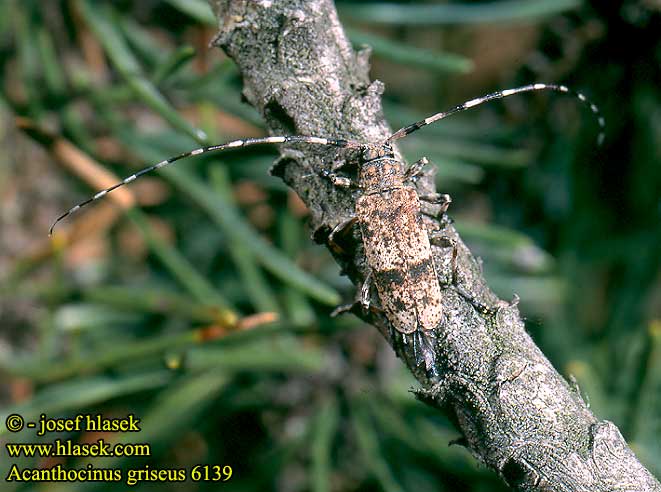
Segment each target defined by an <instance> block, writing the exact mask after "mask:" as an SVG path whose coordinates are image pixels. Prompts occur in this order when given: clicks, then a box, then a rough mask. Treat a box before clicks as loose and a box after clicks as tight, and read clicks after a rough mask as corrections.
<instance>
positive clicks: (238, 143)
mask: <svg viewBox="0 0 661 492" xmlns="http://www.w3.org/2000/svg"><path fill="white" fill-rule="evenodd" d="M282 143H307V144H315V145H331V146H335V147H341V148H358V147H362V144H359V143H357V142H352V141H348V140H335V139H330V138H322V137H312V136H307V135H288V136H278V137H263V138H246V139H243V140H233V141H231V142H227V143H224V144H220V145H210V146H208V147H201V148H199V149H195V150H191V151H189V152H184V153H183V154H180V155H178V156H175V157H170V158H169V159H166V160H164V161H161V162H159V163H157V164H154V165H153V166H149V167H146V168H144V169H142V170H140V171H138V172H137V173H135V174H132V175H131V176H128V177H127V178H124V179H123V180H122V181H120V182H119V183H116V184H114V185H112V186H111V187H110V188H106V189H105V190H101V191H99V192H98V193H97V194H96V195H94V196H93V197H91V198H88V199H87V200H85V201H84V202H80V203H79V204H78V205H76V206H74V207H72V208H70V209H69V210H68V211H67V212H65V213H63V214H62V215H60V216H59V217H58V218H57V219H55V222H53V225H51V227H50V229H49V231H48V235H49V236H51V235H52V234H53V229H54V228H55V226H56V225H57V224H58V222H60V221H61V220H63V219H65V218H66V217H68V216H69V215H71V214H72V213H74V212H77V211H78V210H80V209H81V208H83V207H84V206H86V205H89V204H90V203H92V202H93V201H95V200H98V199H99V198H103V197H104V196H106V195H107V194H108V193H110V192H111V191H113V190H116V189H117V188H120V187H121V186H124V185H126V184H129V183H130V182H131V181H135V180H136V179H137V178H139V177H140V176H142V175H143V174H147V173H150V172H152V171H155V170H156V169H160V168H162V167H165V166H167V165H168V164H172V163H173V162H176V161H178V160H181V159H185V158H186V157H191V156H194V155H200V154H206V153H207V152H214V151H222V150H227V149H233V148H238V147H247V146H249V145H259V144H282Z"/></svg>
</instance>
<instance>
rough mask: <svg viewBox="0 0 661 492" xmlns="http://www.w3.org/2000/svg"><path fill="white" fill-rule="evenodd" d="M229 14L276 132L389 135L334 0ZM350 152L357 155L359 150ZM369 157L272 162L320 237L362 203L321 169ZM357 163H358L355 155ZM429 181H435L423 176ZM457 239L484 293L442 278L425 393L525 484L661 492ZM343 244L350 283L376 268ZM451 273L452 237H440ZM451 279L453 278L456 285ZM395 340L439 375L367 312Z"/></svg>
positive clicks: (226, 5)
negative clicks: (485, 309) (447, 244)
mask: <svg viewBox="0 0 661 492" xmlns="http://www.w3.org/2000/svg"><path fill="white" fill-rule="evenodd" d="M211 4H212V6H213V7H214V9H215V12H216V14H217V16H218V19H219V33H218V35H217V37H216V39H215V44H216V45H217V46H219V47H221V48H222V49H224V50H225V52H226V53H227V54H228V55H229V56H231V57H232V58H233V59H234V61H235V62H236V63H237V65H238V66H239V69H240V71H241V74H242V76H243V81H244V95H245V98H246V99H247V100H248V102H250V103H251V104H252V105H253V106H254V107H256V108H257V109H258V110H259V111H260V112H261V113H262V115H263V116H264V119H265V121H266V123H267V126H268V128H269V130H270V131H271V132H272V133H273V134H279V135H281V134H302V135H318V136H328V137H333V138H347V139H352V140H359V141H365V142H375V141H378V140H379V139H383V138H385V137H386V136H387V135H388V134H389V133H390V132H389V128H388V126H387V124H386V123H385V121H384V118H383V115H382V112H381V102H380V95H381V92H382V90H383V86H382V84H381V83H380V82H378V81H377V82H370V80H369V77H368V68H369V67H368V60H367V59H368V55H369V53H368V51H366V50H365V51H361V52H359V53H355V52H354V51H353V50H352V48H351V46H350V44H349V42H348V41H347V38H346V36H345V34H344V32H343V30H342V26H341V25H340V23H339V20H338V18H337V14H336V11H335V8H334V5H333V3H332V2H331V1H330V0H211ZM348 154H349V155H348ZM356 157H357V156H355V155H350V153H347V152H341V151H338V150H337V149H332V148H328V149H326V148H319V147H315V148H311V146H305V145H292V146H290V147H287V148H282V149H281V158H280V159H279V160H278V161H277V163H276V164H275V166H274V167H273V174H275V175H277V176H280V177H281V178H282V179H283V180H284V181H285V182H286V183H287V184H288V185H289V186H290V187H292V188H293V189H294V190H295V191H296V192H297V193H298V194H299V195H300V196H301V198H302V199H303V200H304V202H305V203H306V204H307V206H308V207H309V209H310V212H311V223H312V227H313V230H314V233H313V237H314V238H315V240H317V241H319V242H322V243H323V242H325V241H326V239H327V235H328V233H329V231H330V230H331V229H332V227H333V226H335V225H336V224H338V223H339V222H341V221H342V220H343V219H345V218H347V217H348V216H349V215H350V214H351V213H352V211H353V207H354V197H353V196H352V194H351V193H350V192H346V191H342V190H338V189H337V188H336V187H334V186H333V185H332V184H331V183H329V182H328V180H324V179H322V178H321V177H319V178H314V177H310V174H313V175H316V172H317V171H319V170H321V169H328V168H329V167H331V166H333V165H337V164H338V163H340V162H342V160H343V159H349V160H351V159H353V160H354V162H353V163H354V164H355V159H356ZM350 163H351V162H350ZM417 187H418V190H419V191H421V192H423V193H426V194H429V193H433V192H435V189H434V183H433V179H431V177H430V176H425V177H424V178H423V179H421V180H420V181H419V182H418V184H417ZM449 233H450V234H451V235H452V236H453V237H454V238H455V239H456V241H457V244H458V245H459V248H458V252H459V255H458V269H457V272H458V275H457V279H458V282H457V283H458V285H459V286H460V287H461V288H462V289H463V290H464V291H465V292H468V293H470V294H471V295H473V296H475V298H476V299H477V300H479V302H480V303H483V304H485V305H488V306H496V307H497V309H496V311H495V314H493V313H492V314H484V313H481V312H479V311H478V310H477V309H476V308H475V306H474V305H473V304H471V303H469V302H467V301H466V298H465V296H462V295H460V294H459V293H458V287H457V286H456V285H449V286H446V287H444V291H443V293H444V300H443V307H444V312H445V313H446V323H445V326H443V327H442V330H441V331H440V333H439V338H438V346H437V347H436V351H437V358H438V361H439V366H440V367H439V371H440V372H441V374H442V375H443V379H442V381H443V382H442V385H441V388H440V390H439V389H438V388H437V390H436V391H434V392H433V395H431V396H429V397H428V398H425V401H426V402H427V403H428V404H430V405H432V406H435V407H436V408H438V409H439V410H441V411H443V412H445V413H446V414H447V415H449V416H450V417H451V418H452V420H453V421H454V422H455V423H456V425H457V427H458V429H459V430H460V432H461V433H462V434H463V436H464V437H465V444H466V446H467V447H468V448H469V449H470V450H471V452H472V453H473V454H474V455H475V457H476V458H477V459H479V460H480V461H482V462H484V463H485V464H487V465H488V466H489V467H491V468H492V469H494V470H495V471H497V473H499V474H500V476H501V477H502V478H503V479H504V480H505V481H506V482H507V483H508V484H509V485H510V486H511V487H512V488H513V489H515V490H520V491H586V492H588V491H589V492H595V491H604V492H606V491H615V490H618V491H619V490H636V491H661V484H659V482H658V481H657V480H656V479H655V478H654V477H653V476H652V475H651V474H650V473H649V472H648V471H647V470H646V469H645V468H644V467H643V466H642V465H641V464H640V463H639V461H638V460H637V459H636V457H635V456H634V454H633V453H632V451H631V450H630V449H629V448H628V446H627V444H626V442H625V441H624V439H623V438H622V436H621V434H620V432H619V431H618V429H617V427H615V425H613V424H612V423H611V422H607V421H599V420H597V418H596V417H595V416H594V415H593V414H592V413H591V412H590V410H589V409H588V408H587V406H586V404H585V402H584V401H583V400H582V398H581V396H580V394H579V393H578V392H577V391H576V390H575V389H574V388H572V387H571V386H570V385H569V384H568V383H567V382H566V381H565V380H564V379H563V378H562V377H561V376H560V375H559V374H558V372H557V371H556V370H555V369H554V368H553V367H552V366H551V364H550V363H549V361H548V360H547V359H546V358H545V357H544V355H543V354H542V353H541V351H540V350H539V349H538V348H537V347H536V346H535V344H534V343H533V341H532V340H531V338H530V337H529V336H528V335H527V333H526V332H525V329H524V325H523V322H522V320H521V317H520V315H519V311H518V309H517V307H516V305H515V304H511V303H507V302H504V301H501V300H499V299H498V298H497V297H496V296H495V295H494V294H493V293H492V292H491V291H490V290H489V288H488V286H487V285H486V283H485V281H484V278H483V277H482V275H481V269H480V265H479V263H478V262H477V261H476V260H475V258H474V257H473V256H472V255H471V253H470V251H469V250H468V249H467V248H466V246H465V245H464V244H463V243H462V242H461V239H460V238H459V237H458V236H457V234H456V231H454V229H452V228H451V227H450V231H449ZM347 244H349V245H350V247H348V248H347V250H346V251H344V252H337V251H335V252H334V256H335V257H336V259H337V261H338V262H339V263H340V264H341V265H342V267H343V269H344V271H345V272H346V273H347V275H349V277H350V278H351V280H352V281H353V282H354V283H355V284H357V285H359V284H360V283H361V282H362V281H363V279H364V278H365V257H364V251H363V248H362V245H361V243H360V238H359V237H354V238H348V239H347ZM434 254H435V259H436V262H437V264H438V265H440V266H441V272H440V275H441V277H443V278H442V279H441V280H442V281H444V280H447V278H448V277H447V276H448V275H449V271H450V270H449V269H450V263H451V248H438V247H434ZM444 283H445V282H444ZM364 317H365V318H366V320H367V321H368V322H370V323H372V324H373V325H374V326H376V327H377V328H378V329H379V330H380V332H381V333H382V334H383V335H384V337H386V339H388V340H389V341H390V343H391V344H392V345H393V349H394V350H395V351H396V352H397V354H398V356H399V357H400V358H402V359H403V360H404V361H405V363H406V364H407V365H408V366H409V368H410V369H411V370H412V372H413V373H414V375H415V376H416V378H417V379H418V380H419V382H420V384H421V385H422V387H423V388H425V389H427V390H430V389H431V384H432V382H431V381H430V380H429V379H427V376H426V374H425V373H424V371H422V370H421V369H420V368H419V367H417V366H416V364H415V362H414V359H413V356H412V354H411V348H410V345H409V346H407V345H403V344H401V343H397V342H396V341H395V340H393V339H391V337H390V333H391V329H390V327H389V326H388V322H387V320H386V319H385V318H383V317H379V316H378V315H364Z"/></svg>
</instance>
